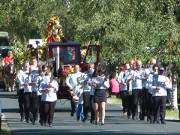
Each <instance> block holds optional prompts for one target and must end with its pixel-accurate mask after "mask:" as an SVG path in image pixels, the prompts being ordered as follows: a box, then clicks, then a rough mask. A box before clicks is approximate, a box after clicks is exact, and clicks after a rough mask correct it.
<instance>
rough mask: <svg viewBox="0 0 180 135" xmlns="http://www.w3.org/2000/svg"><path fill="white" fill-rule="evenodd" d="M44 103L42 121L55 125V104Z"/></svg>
mask: <svg viewBox="0 0 180 135" xmlns="http://www.w3.org/2000/svg"><path fill="white" fill-rule="evenodd" d="M42 103H43V113H42V114H43V116H42V118H43V119H42V121H43V123H45V124H46V123H48V124H52V123H53V117H54V111H55V105H56V101H55V102H48V101H42Z"/></svg>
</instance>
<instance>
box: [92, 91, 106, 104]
mask: <svg viewBox="0 0 180 135" xmlns="http://www.w3.org/2000/svg"><path fill="white" fill-rule="evenodd" d="M94 102H95V103H101V102H106V90H105V89H95V92H94Z"/></svg>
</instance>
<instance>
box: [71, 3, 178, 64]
mask: <svg viewBox="0 0 180 135" xmlns="http://www.w3.org/2000/svg"><path fill="white" fill-rule="evenodd" d="M71 3H72V7H71V13H72V14H74V16H75V18H76V23H77V34H76V38H78V39H80V40H81V41H86V40H91V41H97V42H99V43H100V44H101V45H102V46H103V57H104V58H105V59H107V60H111V62H113V63H119V62H127V61H128V60H130V59H131V58H132V57H140V58H142V59H143V60H146V59H148V58H149V57H152V56H156V57H158V56H161V58H165V57H166V54H165V53H166V52H167V44H168V43H167V42H168V34H169V33H170V32H172V33H173V38H174V39H175V36H176V32H177V25H176V19H175V16H174V5H175V1H174V0H161V1H156V0H152V1H149V0H136V1H133V0H115V1H110V0H106V1H104V0H79V1H78V2H77V1H72V2H71ZM112 52H113V53H112Z"/></svg>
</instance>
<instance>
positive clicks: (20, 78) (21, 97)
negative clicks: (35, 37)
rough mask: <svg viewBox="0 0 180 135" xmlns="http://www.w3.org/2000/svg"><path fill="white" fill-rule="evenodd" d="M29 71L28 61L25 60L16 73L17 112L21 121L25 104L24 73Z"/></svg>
mask: <svg viewBox="0 0 180 135" xmlns="http://www.w3.org/2000/svg"><path fill="white" fill-rule="evenodd" d="M27 72H29V62H28V61H26V62H24V64H23V69H22V70H19V72H18V73H17V80H16V81H17V84H18V85H19V86H18V89H17V95H18V103H19V112H20V116H21V121H24V117H25V110H24V109H25V107H24V106H25V105H24V76H26V73H27Z"/></svg>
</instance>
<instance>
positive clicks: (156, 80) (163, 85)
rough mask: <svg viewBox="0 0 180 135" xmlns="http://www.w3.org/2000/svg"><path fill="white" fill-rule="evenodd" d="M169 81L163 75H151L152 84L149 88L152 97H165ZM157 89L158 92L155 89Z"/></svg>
mask: <svg viewBox="0 0 180 135" xmlns="http://www.w3.org/2000/svg"><path fill="white" fill-rule="evenodd" d="M168 83H169V81H168V80H167V77H166V76H164V75H153V76H152V83H151V85H150V88H151V90H152V96H167V90H166V89H167V88H169V86H170V85H169V84H168ZM157 87H159V90H156V88H157Z"/></svg>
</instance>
